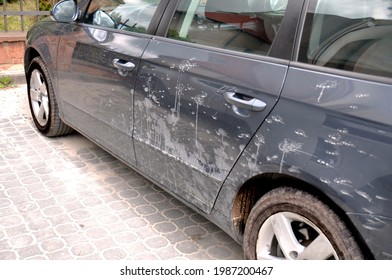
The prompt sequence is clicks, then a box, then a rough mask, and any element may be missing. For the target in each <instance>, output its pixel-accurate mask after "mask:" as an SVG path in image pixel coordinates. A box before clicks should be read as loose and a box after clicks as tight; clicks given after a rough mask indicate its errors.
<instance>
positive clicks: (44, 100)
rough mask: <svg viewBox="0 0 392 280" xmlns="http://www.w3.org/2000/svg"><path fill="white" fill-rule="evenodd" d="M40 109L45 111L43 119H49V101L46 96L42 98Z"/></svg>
mask: <svg viewBox="0 0 392 280" xmlns="http://www.w3.org/2000/svg"><path fill="white" fill-rule="evenodd" d="M41 107H43V109H44V111H45V119H47V118H48V117H49V99H48V97H47V96H42V104H41Z"/></svg>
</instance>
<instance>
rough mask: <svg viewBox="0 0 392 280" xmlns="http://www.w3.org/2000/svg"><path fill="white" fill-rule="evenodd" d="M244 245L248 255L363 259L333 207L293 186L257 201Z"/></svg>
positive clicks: (258, 257) (247, 225)
mask: <svg viewBox="0 0 392 280" xmlns="http://www.w3.org/2000/svg"><path fill="white" fill-rule="evenodd" d="M243 249H244V256H245V258H246V259H292V260H295V259H363V254H362V252H361V249H360V247H359V245H358V243H357V242H356V241H355V239H354V237H353V235H352V234H351V232H350V231H349V229H348V228H347V227H346V225H345V223H344V222H343V221H342V220H341V219H340V218H339V216H338V215H336V213H334V211H333V210H332V209H331V208H330V207H328V206H327V205H326V204H325V203H323V202H322V201H321V200H319V199H318V198H316V197H315V196H313V195H311V194H309V193H306V192H304V191H301V190H297V189H294V188H290V187H281V188H278V189H275V190H272V191H270V192H269V193H267V194H266V195H264V196H263V197H262V198H260V200H259V201H258V202H257V203H256V204H255V206H254V207H253V208H252V210H251V212H250V214H249V217H248V220H247V222H246V226H245V233H244V242H243ZM256 252H257V253H256Z"/></svg>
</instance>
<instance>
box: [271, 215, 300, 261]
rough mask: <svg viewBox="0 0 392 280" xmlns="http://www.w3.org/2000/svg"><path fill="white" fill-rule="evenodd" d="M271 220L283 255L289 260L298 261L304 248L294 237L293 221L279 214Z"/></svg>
mask: <svg viewBox="0 0 392 280" xmlns="http://www.w3.org/2000/svg"><path fill="white" fill-rule="evenodd" d="M271 218H272V226H273V229H274V232H275V236H276V238H277V240H278V242H279V246H280V248H281V250H282V252H283V254H284V255H285V257H286V258H287V259H296V257H297V255H298V254H299V253H300V252H302V250H303V248H304V247H303V246H302V245H301V244H299V243H298V241H297V239H296V237H295V235H294V232H293V229H292V227H291V220H290V219H288V218H286V216H285V215H284V213H277V214H275V215H273V216H272V217H271Z"/></svg>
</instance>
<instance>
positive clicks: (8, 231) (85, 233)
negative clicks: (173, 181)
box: [0, 85, 242, 260]
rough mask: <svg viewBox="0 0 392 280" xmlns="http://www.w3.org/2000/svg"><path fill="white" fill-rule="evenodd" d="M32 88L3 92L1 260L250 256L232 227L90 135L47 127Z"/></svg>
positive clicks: (0, 118) (0, 101) (0, 126)
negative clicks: (34, 106) (49, 133)
mask: <svg viewBox="0 0 392 280" xmlns="http://www.w3.org/2000/svg"><path fill="white" fill-rule="evenodd" d="M25 92H26V85H20V86H18V87H17V88H11V89H6V90H2V92H1V93H0V106H1V105H3V106H2V110H1V111H0V259H1V260H17V259H19V260H79V259H81V260H101V259H106V260H121V259H127V260H169V259H170V260H186V259H192V260H197V259H242V250H241V247H240V246H239V245H238V244H236V243H235V242H234V241H233V240H232V239H231V238H230V237H229V236H228V235H227V234H225V233H224V232H222V231H221V230H220V229H219V228H218V227H216V226H215V225H213V224H212V223H210V222H209V221H208V220H206V219H205V218H204V217H203V216H201V215H199V214H197V213H195V212H194V211H193V210H192V209H190V208H188V207H187V206H185V205H184V204H183V203H181V202H179V201H178V200H177V199H175V198H173V197H172V196H170V195H169V194H168V193H166V192H164V191H163V190H162V189H160V188H159V187H157V186H155V185H154V184H152V183H151V182H150V181H148V180H147V179H145V178H143V177H141V176H139V175H138V174H137V173H136V172H134V171H133V170H131V169H129V168H128V167H127V166H125V165H124V164H123V163H122V162H120V161H118V160H117V159H115V158H114V157H112V156H111V155H110V154H108V153H107V152H106V151H104V150H102V149H101V148H99V147H98V146H96V145H95V144H93V143H92V142H90V141H89V140H88V139H86V138H84V137H82V136H81V135H79V134H78V133H73V134H71V135H68V136H65V137H60V138H46V137H44V136H42V135H40V134H39V133H38V132H37V130H36V129H35V128H34V124H33V122H32V119H31V115H30V112H29V108H28V107H29V106H28V101H27V98H26V93H25ZM5 104H7V106H5Z"/></svg>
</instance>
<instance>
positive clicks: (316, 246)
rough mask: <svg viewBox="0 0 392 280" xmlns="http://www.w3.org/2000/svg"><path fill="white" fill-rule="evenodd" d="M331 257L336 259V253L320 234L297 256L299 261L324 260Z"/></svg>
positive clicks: (326, 239)
mask: <svg viewBox="0 0 392 280" xmlns="http://www.w3.org/2000/svg"><path fill="white" fill-rule="evenodd" d="M332 256H335V258H336V252H335V250H334V249H333V247H332V245H331V243H330V242H329V240H328V238H327V237H326V236H325V235H324V234H320V235H319V236H318V237H317V238H316V239H315V240H313V242H312V243H310V244H309V246H307V247H306V248H305V249H304V251H303V252H302V253H301V254H300V255H299V256H298V259H300V260H326V259H328V258H330V257H332Z"/></svg>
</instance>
